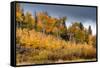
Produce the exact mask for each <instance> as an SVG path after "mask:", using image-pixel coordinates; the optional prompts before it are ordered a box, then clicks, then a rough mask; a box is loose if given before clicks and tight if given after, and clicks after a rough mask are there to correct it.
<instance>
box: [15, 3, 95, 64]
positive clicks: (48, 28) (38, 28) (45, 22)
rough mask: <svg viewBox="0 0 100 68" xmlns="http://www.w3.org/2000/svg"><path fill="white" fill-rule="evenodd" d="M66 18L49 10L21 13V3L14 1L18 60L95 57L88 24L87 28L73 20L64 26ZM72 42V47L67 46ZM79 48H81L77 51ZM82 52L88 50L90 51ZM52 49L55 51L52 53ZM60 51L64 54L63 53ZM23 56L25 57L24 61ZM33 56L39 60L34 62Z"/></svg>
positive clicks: (93, 43) (93, 41) (93, 40)
mask: <svg viewBox="0 0 100 68" xmlns="http://www.w3.org/2000/svg"><path fill="white" fill-rule="evenodd" d="M66 21H67V17H66V16H64V17H60V18H56V17H53V16H50V15H49V14H48V12H35V13H34V16H33V15H32V13H30V12H26V13H24V10H23V8H21V7H20V4H16V31H17V32H16V33H17V34H16V42H17V43H16V44H17V49H16V50H17V52H16V53H17V60H18V63H20V62H23V61H24V62H25V61H30V62H33V61H35V63H42V61H43V60H46V62H48V61H47V60H52V61H53V60H59V59H64V60H72V58H73V57H74V59H75V58H77V57H78V58H84V59H85V58H88V59H91V58H95V57H96V56H95V55H96V48H95V47H96V36H93V34H92V29H91V26H89V27H88V29H87V28H85V27H84V25H83V24H82V22H73V23H72V24H71V26H69V27H67V22H66ZM42 36H43V37H42ZM71 45H72V47H70V46H71ZM77 45H79V46H77ZM85 45H86V46H85ZM30 47H31V48H30ZM75 47H76V48H75ZM87 47H88V48H90V49H87ZM29 48H30V49H29ZM82 48H83V51H80V50H81V49H82ZM49 49H50V50H49ZM74 49H75V50H74ZM42 50H43V51H42ZM72 50H73V52H72ZM85 51H89V53H87V52H85ZM92 51H94V52H92ZM25 52H26V53H25ZM39 52H40V53H39ZM53 52H54V54H52V53H53ZM68 52H70V53H71V54H70V53H68ZM63 53H64V55H62V54H63ZM42 55H44V56H42ZM61 55H62V56H61ZM24 56H26V57H27V59H26V60H25V59H24ZM68 56H69V57H68ZM21 57H22V58H21ZM19 58H21V59H23V60H21V59H19ZM35 58H37V60H41V61H39V62H37V61H36V59H35ZM32 60H33V61H32Z"/></svg>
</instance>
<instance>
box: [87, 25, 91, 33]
mask: <svg viewBox="0 0 100 68" xmlns="http://www.w3.org/2000/svg"><path fill="white" fill-rule="evenodd" d="M88 33H89V34H90V35H91V34H92V29H91V26H90V25H89V28H88Z"/></svg>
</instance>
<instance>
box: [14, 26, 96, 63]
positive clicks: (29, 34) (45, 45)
mask: <svg viewBox="0 0 100 68" xmlns="http://www.w3.org/2000/svg"><path fill="white" fill-rule="evenodd" d="M16 38H17V44H18V45H19V48H17V49H18V50H17V52H16V53H17V58H16V60H17V63H18V64H19V63H34V64H39V63H40V64H42V63H54V62H56V61H59V60H63V61H73V60H79V59H84V60H85V59H86V60H87V59H94V58H96V48H94V47H93V46H92V45H88V44H86V43H84V44H81V43H78V44H76V43H74V42H70V41H65V40H62V39H59V38H57V37H55V36H53V35H45V34H44V33H41V32H36V31H35V30H28V29H23V30H22V29H20V28H18V29H17V31H16ZM18 45H17V46H18Z"/></svg>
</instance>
